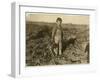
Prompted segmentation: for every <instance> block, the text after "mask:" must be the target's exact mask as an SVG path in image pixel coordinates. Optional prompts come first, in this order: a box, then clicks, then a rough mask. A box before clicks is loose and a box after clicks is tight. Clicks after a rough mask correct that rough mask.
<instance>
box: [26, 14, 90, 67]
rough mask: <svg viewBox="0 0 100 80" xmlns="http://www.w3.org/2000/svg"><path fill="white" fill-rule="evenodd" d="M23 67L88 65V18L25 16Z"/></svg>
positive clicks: (51, 15)
mask: <svg viewBox="0 0 100 80" xmlns="http://www.w3.org/2000/svg"><path fill="white" fill-rule="evenodd" d="M25 24H26V32H25V33H26V38H25V39H26V40H25V44H26V51H25V52H26V53H25V54H26V61H25V62H26V66H45V65H70V64H89V63H90V58H89V54H90V52H89V45H90V44H89V15H79V14H78V15H75V14H57V13H34V12H26V13H25Z"/></svg>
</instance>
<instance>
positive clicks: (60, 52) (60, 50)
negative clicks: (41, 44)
mask: <svg viewBox="0 0 100 80" xmlns="http://www.w3.org/2000/svg"><path fill="white" fill-rule="evenodd" d="M58 47H59V55H61V54H62V43H61V41H60V42H59V46H58Z"/></svg>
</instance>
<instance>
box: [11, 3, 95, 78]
mask: <svg viewBox="0 0 100 80" xmlns="http://www.w3.org/2000/svg"><path fill="white" fill-rule="evenodd" d="M12 7H14V8H13V9H12V10H14V11H12V14H14V16H15V17H14V18H12V22H14V23H13V24H12V26H13V27H14V26H15V29H14V30H13V28H12V31H15V34H14V35H15V37H14V35H12V37H14V40H13V38H12V41H13V44H14V45H12V46H13V47H15V50H12V54H14V53H15V55H12V57H13V58H12V59H13V61H12V75H13V76H14V77H19V76H39V75H54V74H55V75H57V74H66V73H67V74H69V73H76V72H77V73H79V72H82V73H83V72H91V71H95V70H96V54H93V53H95V50H94V46H93V45H95V42H94V41H95V29H96V28H95V12H96V9H93V8H90V9H87V8H80V7H78V8H76V7H75V8H74V7H71V6H70V7H66V8H63V7H45V6H44V7H43V6H32V5H30V4H21V5H20V4H18V3H16V4H15V3H13V4H12ZM25 12H46V13H65V14H81V15H89V16H90V45H91V49H90V52H91V53H90V59H91V61H90V64H85V65H83V64H82V65H63V66H40V67H27V68H26V67H25ZM13 63H14V66H13Z"/></svg>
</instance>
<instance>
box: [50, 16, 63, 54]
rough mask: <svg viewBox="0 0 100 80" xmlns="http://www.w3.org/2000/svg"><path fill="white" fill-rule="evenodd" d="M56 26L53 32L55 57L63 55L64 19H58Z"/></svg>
mask: <svg viewBox="0 0 100 80" xmlns="http://www.w3.org/2000/svg"><path fill="white" fill-rule="evenodd" d="M56 24H57V26H55V27H54V28H53V30H52V41H53V52H54V54H55V55H61V54H62V39H63V31H62V26H61V24H62V19H61V18H60V17H58V18H57V19H56Z"/></svg>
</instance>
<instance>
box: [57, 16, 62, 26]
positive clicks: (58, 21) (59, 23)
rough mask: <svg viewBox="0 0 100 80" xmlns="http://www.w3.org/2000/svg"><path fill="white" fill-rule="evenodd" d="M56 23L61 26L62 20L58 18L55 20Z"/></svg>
mask: <svg viewBox="0 0 100 80" xmlns="http://www.w3.org/2000/svg"><path fill="white" fill-rule="evenodd" d="M56 23H57V25H61V23H62V19H61V18H60V17H58V18H57V19H56Z"/></svg>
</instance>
